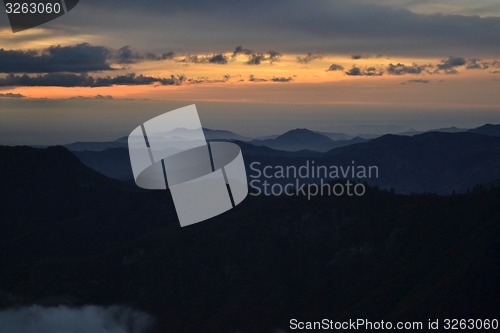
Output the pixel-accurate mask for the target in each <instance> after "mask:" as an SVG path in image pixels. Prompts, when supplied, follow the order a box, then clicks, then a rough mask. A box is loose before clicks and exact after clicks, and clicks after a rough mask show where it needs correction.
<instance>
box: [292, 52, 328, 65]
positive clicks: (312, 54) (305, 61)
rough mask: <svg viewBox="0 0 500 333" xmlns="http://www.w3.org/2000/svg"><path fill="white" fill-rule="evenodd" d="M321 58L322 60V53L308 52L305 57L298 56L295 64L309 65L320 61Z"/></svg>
mask: <svg viewBox="0 0 500 333" xmlns="http://www.w3.org/2000/svg"><path fill="white" fill-rule="evenodd" d="M321 58H323V54H322V53H320V52H309V53H307V54H306V55H305V56H298V57H297V62H298V63H299V64H304V65H305V64H308V63H310V62H311V61H313V60H316V59H321Z"/></svg>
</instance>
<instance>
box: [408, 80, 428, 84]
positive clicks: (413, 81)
mask: <svg viewBox="0 0 500 333" xmlns="http://www.w3.org/2000/svg"><path fill="white" fill-rule="evenodd" d="M429 82H430V81H429V80H418V79H417V80H408V81H406V82H403V83H401V84H426V83H429Z"/></svg>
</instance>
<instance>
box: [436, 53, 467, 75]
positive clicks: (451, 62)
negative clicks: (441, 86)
mask: <svg viewBox="0 0 500 333" xmlns="http://www.w3.org/2000/svg"><path fill="white" fill-rule="evenodd" d="M466 63H467V60H466V59H465V58H464V57H453V56H450V57H448V59H446V60H441V63H440V64H438V65H437V70H436V72H437V73H439V71H444V73H445V74H456V73H458V71H457V69H456V68H457V67H460V66H463V65H465V64H466Z"/></svg>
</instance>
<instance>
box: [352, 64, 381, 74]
mask: <svg viewBox="0 0 500 333" xmlns="http://www.w3.org/2000/svg"><path fill="white" fill-rule="evenodd" d="M345 74H346V75H351V76H381V75H383V74H384V72H383V71H382V70H380V69H377V68H376V67H373V66H370V67H365V68H364V69H361V68H359V67H356V66H352V68H351V69H350V70H348V71H347V72H345Z"/></svg>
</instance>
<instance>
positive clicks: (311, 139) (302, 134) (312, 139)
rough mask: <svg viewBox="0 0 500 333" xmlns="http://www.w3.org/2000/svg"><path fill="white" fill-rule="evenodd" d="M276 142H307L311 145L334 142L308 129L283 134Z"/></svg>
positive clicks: (298, 129) (297, 129)
mask: <svg viewBox="0 0 500 333" xmlns="http://www.w3.org/2000/svg"><path fill="white" fill-rule="evenodd" d="M276 140H279V141H292V140H293V141H307V142H308V143H311V144H318V143H319V144H320V143H331V142H332V141H333V140H332V139H330V138H329V137H327V136H325V135H322V134H319V133H316V132H313V131H311V130H308V129H306V128H296V129H294V130H291V131H288V132H285V133H283V134H282V135H280V136H278V137H277V138H276Z"/></svg>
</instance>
